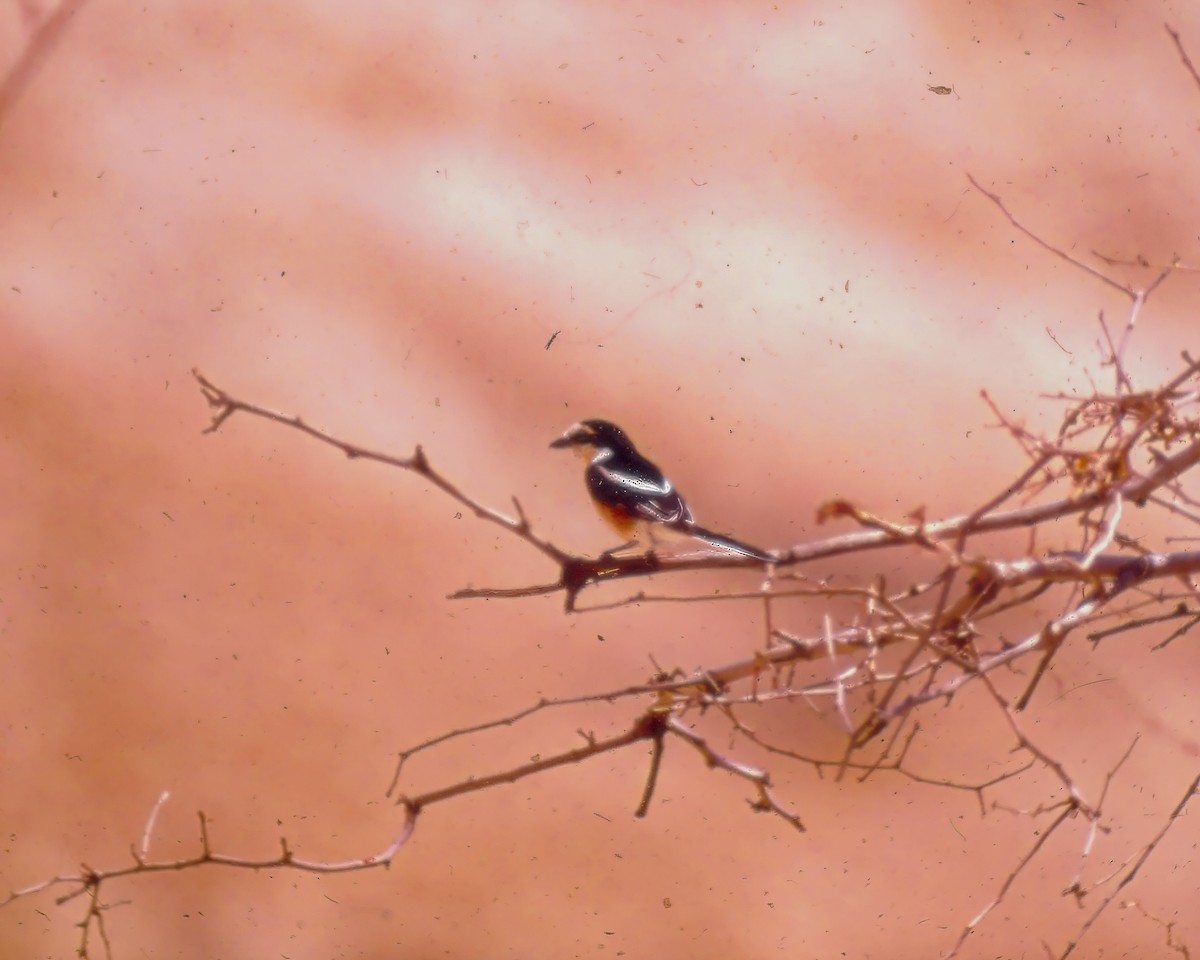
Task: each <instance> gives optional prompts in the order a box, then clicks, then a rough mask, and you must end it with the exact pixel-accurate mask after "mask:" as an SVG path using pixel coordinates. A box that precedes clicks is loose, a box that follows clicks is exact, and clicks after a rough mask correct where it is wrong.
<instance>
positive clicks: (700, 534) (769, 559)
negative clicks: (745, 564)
mask: <svg viewBox="0 0 1200 960" xmlns="http://www.w3.org/2000/svg"><path fill="white" fill-rule="evenodd" d="M675 529H676V530H679V531H682V532H683V533H686V534H688V535H689V536H692V537H695V538H696V539H697V540H703V541H704V542H705V543H711V544H712V545H713V546H715V547H724V548H725V549H726V550H732V551H733V552H734V553H740V554H742V556H745V557H752V558H753V559H755V560H758V561H760V562H762V563H773V562H774V561H775V558H774V557H773V556H771V555H770V554H769V553H767V552H765V551H763V550H759V549H758V547H752V546H750V544H748V543H742V541H740V540H734V539H733V537H727V536H725V535H724V534H723V533H715V532H714V531H712V530H709V529H707V528H705V527H702V526H700V524H698V523H681V524H678V525H676V526H675Z"/></svg>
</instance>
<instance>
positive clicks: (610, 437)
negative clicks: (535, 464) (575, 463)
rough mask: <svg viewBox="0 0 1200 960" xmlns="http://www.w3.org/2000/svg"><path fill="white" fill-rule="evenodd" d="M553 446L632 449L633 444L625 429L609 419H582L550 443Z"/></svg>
mask: <svg viewBox="0 0 1200 960" xmlns="http://www.w3.org/2000/svg"><path fill="white" fill-rule="evenodd" d="M550 446H552V447H610V448H612V449H613V450H632V449H633V444H632V443H630V442H629V438H628V437H627V436H625V431H624V430H622V429H621V428H620V427H618V426H617V425H616V424H615V423H610V422H609V421H607V420H580V421H579V423H576V424H574V425H572V426H570V427H568V428H567V432H566V433H564V434H563V435H562V436H561V437H559V438H558V439H557V440H555V441H554V442H553V443H551V444H550Z"/></svg>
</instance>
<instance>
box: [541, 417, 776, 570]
mask: <svg viewBox="0 0 1200 960" xmlns="http://www.w3.org/2000/svg"><path fill="white" fill-rule="evenodd" d="M550 446H552V447H575V448H576V449H577V450H578V451H579V453H580V454H581V455H582V456H583V458H584V459H585V460H587V461H588V465H587V469H586V470H585V471H584V480H585V482H586V483H587V487H588V493H590V494H591V495H592V500H593V501H594V502H595V504H596V509H597V510H598V511H599V512H600V516H602V517H603V518H604V519H605V520H607V521H608V523H609V525H610V526H612V528H613V529H614V530H616V531H617V533H619V534H620V535H621V536H622V537H624V539H625V544H624V545H626V546H627V545H629V544H630V543H632V542H635V541H636V540H637V539H638V536H639V534H645V535H647V536H648V537H649V538H650V540H651V543H653V538H654V533H653V531H654V525H655V524H661V525H663V526H665V527H668V528H669V529H671V530H677V531H679V532H680V533H683V534H686V535H687V536H691V537H695V538H696V539H697V540H703V541H704V542H705V543H711V544H713V545H714V546H718V547H724V548H725V549H726V550H733V551H734V552H735V553H740V554H743V555H744V556H747V557H753V558H754V559H755V560H761V561H762V562H763V563H770V562H772V560H773V559H774V558H773V557H772V556H771V555H770V554H768V553H764V552H763V551H762V550H759V549H757V548H756V547H752V546H750V545H748V544H745V543H741V542H740V541H738V540H734V539H733V538H732V537H726V536H724V535H722V534H719V533H714V532H713V531H712V530H706V529H705V528H704V527H702V526H700V525H699V524H698V523H696V521H695V520H693V519H692V511H691V510H689V509H688V505H687V504H686V503H684V500H683V498H682V497H681V496H680V495H679V492H678V491H677V490H676V489H675V487H674V486H672V485H671V481H670V480H668V479H667V478H666V477H665V476H664V475H663V472H662V471H661V470H659V469H658V467H656V466H655V465H654V464H653V463H651V462H650V461H649V460H647V459H646V458H645V457H643V456H642V455H641V454H640V453H638V451H637V447H635V446H634V445H633V442H632V441H631V440H630V439H629V437H627V436H626V435H625V431H624V430H622V429H621V428H620V427H618V426H617V425H616V424H615V423H609V422H608V421H607V420H582V421H580V422H579V423H577V424H575V425H574V426H572V427H570V428H569V429H568V430H567V432H566V433H564V434H563V435H562V436H561V437H559V438H558V439H557V440H555V441H554V442H553V443H551V444H550ZM618 549H620V548H618Z"/></svg>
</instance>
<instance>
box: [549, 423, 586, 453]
mask: <svg viewBox="0 0 1200 960" xmlns="http://www.w3.org/2000/svg"><path fill="white" fill-rule="evenodd" d="M586 442H587V434H585V433H584V432H583V431H582V430H581V429H580V427H579V424H575V425H574V426H573V427H570V428H569V429H568V430H567V432H566V433H564V434H563V435H562V436H561V437H559V438H558V439H557V440H554V441H552V442H551V444H550V446H551V447H556V448H560V449H561V448H562V447H575V446H578V445H579V444H581V443H586Z"/></svg>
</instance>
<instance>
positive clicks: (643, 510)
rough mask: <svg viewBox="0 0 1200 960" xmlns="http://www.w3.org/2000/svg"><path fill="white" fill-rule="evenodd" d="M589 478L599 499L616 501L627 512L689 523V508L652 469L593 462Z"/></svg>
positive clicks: (665, 521)
mask: <svg viewBox="0 0 1200 960" xmlns="http://www.w3.org/2000/svg"><path fill="white" fill-rule="evenodd" d="M588 482H589V483H590V484H591V485H592V488H593V489H594V490H595V491H596V494H597V495H598V497H599V498H600V499H602V500H606V501H609V502H611V503H615V504H618V505H620V506H622V507H624V508H625V509H626V510H628V511H629V513H631V514H633V515H635V516H639V517H642V518H644V519H646V520H653V521H655V522H657V523H690V522H691V519H692V512H691V511H690V510H689V509H688V507H687V504H686V503H684V502H683V498H682V497H680V496H679V494H678V493H677V492H676V490H675V488H674V487H673V486H672V485H671V481H670V480H668V479H667V478H666V477H664V476H663V475H662V474H660V473H658V472H657V471H656V470H655V471H642V470H635V469H630V468H627V467H623V466H619V467H610V466H608V465H607V464H604V463H593V464H591V466H590V467H589V468H588Z"/></svg>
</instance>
